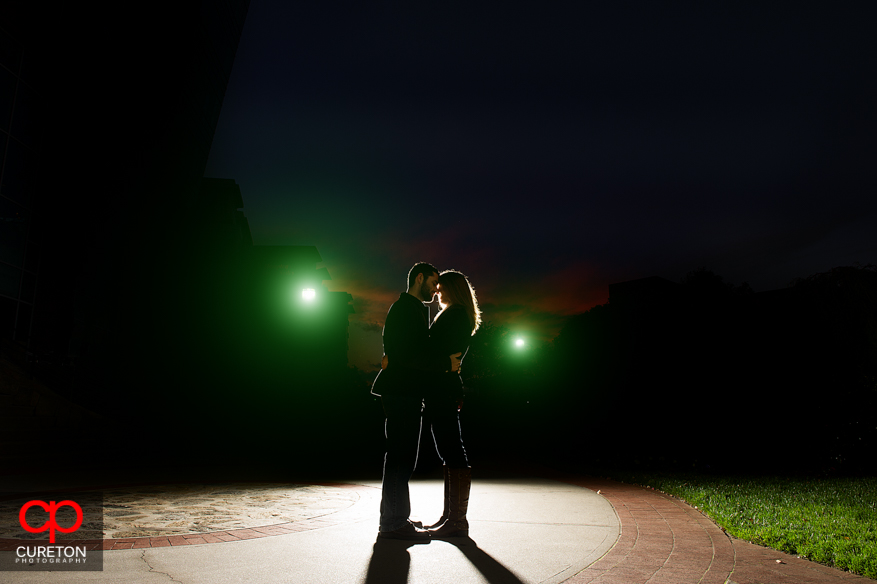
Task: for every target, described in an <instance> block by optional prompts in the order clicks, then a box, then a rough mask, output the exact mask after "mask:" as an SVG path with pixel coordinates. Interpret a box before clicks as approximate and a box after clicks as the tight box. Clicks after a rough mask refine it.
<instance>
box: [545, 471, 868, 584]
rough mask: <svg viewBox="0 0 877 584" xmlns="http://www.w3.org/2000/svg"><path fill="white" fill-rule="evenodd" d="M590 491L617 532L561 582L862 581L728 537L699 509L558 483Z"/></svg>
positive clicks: (612, 486) (597, 485)
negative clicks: (607, 506) (611, 513)
mask: <svg viewBox="0 0 877 584" xmlns="http://www.w3.org/2000/svg"><path fill="white" fill-rule="evenodd" d="M557 480H562V481H564V482H567V483H570V484H574V485H577V486H580V487H585V488H587V489H591V490H593V491H598V492H599V493H600V494H601V495H602V496H604V497H605V498H606V499H607V500H608V501H609V502H610V503H611V504H612V506H613V507H614V508H615V512H616V513H617V514H618V519H619V521H620V523H621V533H620V535H619V537H618V541H616V543H615V546H614V547H613V548H612V549H611V550H610V551H609V552H608V553H607V554H606V555H605V556H603V557H602V558H600V559H599V560H597V561H596V562H594V563H593V564H591V565H590V566H588V567H587V568H585V569H584V570H582V571H581V572H579V573H578V574H576V575H575V576H573V577H572V578H569V579H568V580H566V581H565V582H566V583H567V584H646V583H648V584H687V583H692V584H693V583H698V584H837V583H841V582H857V583H861V584H864V583H871V582H877V581H875V580H871V579H869V578H864V577H862V576H857V575H855V574H851V573H849V572H843V571H841V570H837V569H835V568H830V567H828V566H823V565H821V564H817V563H815V562H810V561H808V560H804V559H801V558H797V557H795V556H791V555H789V554H785V553H782V552H778V551H776V550H772V549H770V548H766V547H761V546H757V545H753V544H751V543H749V542H746V541H743V540H740V539H736V538H733V537H730V536H728V535H727V534H726V533H725V532H724V531H723V530H722V529H721V528H720V527H718V526H717V525H716V524H715V523H713V522H712V520H711V519H709V518H708V517H707V516H706V515H704V514H703V513H701V512H700V511H699V510H697V509H695V508H693V507H691V506H690V505H688V504H686V503H685V502H683V501H681V500H680V499H676V498H675V497H672V496H669V495H665V494H663V493H660V492H658V491H655V490H652V489H646V488H643V487H639V486H635V485H627V484H624V483H618V482H615V481H610V480H606V479H587V478H558V479H557Z"/></svg>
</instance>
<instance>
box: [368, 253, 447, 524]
mask: <svg viewBox="0 0 877 584" xmlns="http://www.w3.org/2000/svg"><path fill="white" fill-rule="evenodd" d="M437 284H438V270H436V269H435V267H434V266H432V265H430V264H426V263H420V264H416V265H415V266H414V267H413V268H411V270H410V271H409V272H408V291H407V292H402V293H401V294H400V295H399V299H398V300H397V301H396V302H394V303H393V305H392V306H391V307H390V311H389V312H388V313H387V321H386V323H385V324H384V335H383V340H384V355H385V356H386V357H387V360H388V361H387V363H388V364H387V368H386V369H384V370H382V371H381V372H380V373H379V374H378V377H377V378H376V379H375V382H374V386H373V388H372V393H373V394H375V395H378V396H380V397H381V404H382V405H383V406H384V414H385V415H386V416H387V419H386V423H385V427H384V432H385V435H386V438H387V453H386V455H385V456H384V479H383V484H382V493H381V524H380V532H379V534H378V535H379V536H380V537H389V538H393V539H410V540H423V541H428V540H429V534H428V533H426V532H425V531H422V530H420V529H419V527H420V526H415V525H414V524H413V523H412V522H411V521H410V520H409V519H408V517H409V515H411V499H410V497H409V493H408V481H409V479H410V478H411V475H412V473H413V472H414V467H415V466H416V465H417V453H418V450H419V447H420V427H421V413H422V412H423V397H424V387H425V386H426V383H427V381H426V379H425V378H426V377H427V376H429V375H432V374H435V373H441V372H443V371H456V370H457V369H458V368H459V367H460V355H461V354H460V353H455V354H454V355H450V356H449V357H446V356H437V355H432V354H430V352H429V309H428V308H427V307H426V306H424V305H423V304H424V303H425V302H432V300H433V297H434V296H435V293H436V287H437Z"/></svg>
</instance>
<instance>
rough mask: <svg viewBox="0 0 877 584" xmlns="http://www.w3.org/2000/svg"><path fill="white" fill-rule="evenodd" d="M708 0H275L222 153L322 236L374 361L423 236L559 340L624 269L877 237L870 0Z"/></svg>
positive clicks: (315, 237) (681, 265)
mask: <svg viewBox="0 0 877 584" xmlns="http://www.w3.org/2000/svg"><path fill="white" fill-rule="evenodd" d="M701 4H702V3H701ZM701 4H686V5H684V6H683V5H681V4H675V3H671V4H666V5H664V4H659V3H644V2H643V3H633V4H630V3H620V2H611V3H600V4H599V5H591V4H590V3H584V2H577V3H564V4H547V3H529V5H517V4H512V3H495V4H494V3H484V2H477V3H466V4H448V3H440V4H430V5H426V4H421V3H417V4H415V3H410V5H400V6H397V7H395V8H393V9H385V8H378V7H375V6H372V5H371V4H370V3H349V4H348V5H342V4H339V3H323V2H305V3H301V2H288V1H286V0H253V2H252V3H251V5H250V11H249V14H248V16H247V22H246V26H245V28H244V33H243V36H242V38H241V42H240V46H239V48H238V52H237V58H236V61H235V65H234V70H233V72H232V76H231V81H230V83H229V86H228V91H227V93H226V97H225V102H224V105H223V110H222V115H221V118H220V121H219V125H218V127H217V130H216V135H215V139H214V143H213V149H212V151H211V156H210V161H209V163H208V167H207V171H206V176H212V177H220V178H233V179H235V180H236V181H237V182H238V184H239V185H240V186H241V191H242V193H243V199H244V212H245V214H246V215H247V217H248V219H249V223H250V228H251V230H252V233H253V239H254V241H255V243H256V244H258V245H315V246H317V248H318V250H319V252H320V254H321V255H322V257H323V260H324V263H323V264H322V265H323V266H325V267H327V268H328V270H329V272H330V274H331V275H332V278H333V280H332V281H331V282H327V284H328V286H329V289H330V290H344V291H347V292H350V293H351V294H352V295H353V298H354V307H355V309H356V314H355V315H352V316H351V327H350V361H351V364H354V365H357V366H359V367H360V368H364V369H367V368H370V367H373V366H374V365H375V364H376V363H377V362H378V361H379V359H380V355H381V347H380V331H381V327H382V325H383V320H384V317H385V315H386V312H387V309H388V308H389V306H390V304H391V303H392V302H393V301H394V300H395V299H396V298H397V297H398V294H399V292H401V291H402V290H403V289H404V288H405V276H406V273H407V271H408V269H409V268H410V267H411V265H413V264H414V263H415V262H417V261H429V262H431V263H433V264H435V265H436V266H437V267H438V268H439V269H440V270H443V269H448V268H453V269H457V270H460V271H462V272H463V273H465V274H467V275H468V276H469V278H470V280H471V282H472V284H473V285H474V286H475V288H476V291H477V292H478V295H479V301H480V302H481V305H482V308H483V310H484V318H485V320H488V321H491V322H494V323H497V324H499V323H504V324H507V325H508V326H509V327H510V328H512V329H514V330H515V331H520V332H522V333H524V334H527V335H529V336H531V337H532V338H534V339H542V340H550V339H551V338H553V336H554V335H556V333H557V332H558V330H559V328H560V326H562V324H563V322H564V319H565V318H566V317H567V316H569V315H571V314H576V313H580V312H583V311H585V310H587V309H589V308H591V307H593V306H595V305H597V304H603V303H605V302H606V301H607V300H608V296H609V291H608V285H609V284H611V283H615V282H622V281H626V280H632V279H636V278H642V277H647V276H662V277H664V278H668V279H670V280H674V281H678V280H679V279H680V278H682V277H683V276H684V275H685V274H686V273H687V272H689V271H691V270H693V269H695V268H698V267H701V266H703V267H707V268H709V269H712V270H713V271H715V272H716V273H718V274H719V275H721V276H723V277H724V278H725V280H726V281H730V282H731V283H733V284H740V283H742V282H744V281H746V282H748V283H749V284H750V285H751V287H752V288H753V289H754V290H755V291H756V292H759V291H763V290H770V289H775V288H781V287H785V286H787V285H788V284H789V283H790V281H791V280H792V279H793V278H795V277H804V276H808V275H811V274H813V273H816V272H820V271H826V270H828V269H830V268H832V267H836V266H841V265H851V264H853V263H854V262H859V263H862V264H867V263H877V235H875V234H877V197H875V196H874V192H877V189H875V185H877V176H875V175H877V172H875V168H877V165H875V161H877V152H875V150H877V149H875V142H874V140H875V136H877V115H875V108H877V92H875V85H877V84H875V79H877V76H875V72H877V71H875V60H877V59H875V56H877V47H875V42H874V37H875V35H874V34H873V22H874V20H873V18H871V16H872V15H871V14H870V13H869V12H866V9H867V6H868V3H864V2H862V3H858V4H849V5H844V6H837V5H835V3H832V4H831V5H829V4H828V3H821V4H820V5H814V6H812V7H809V8H803V7H801V6H795V5H790V6H791V7H792V8H793V10H786V9H783V8H781V7H779V6H765V5H764V3H754V4H747V5H742V4H740V3H721V4H718V3H716V4H714V3H707V4H708V5H701ZM783 4H785V3H783Z"/></svg>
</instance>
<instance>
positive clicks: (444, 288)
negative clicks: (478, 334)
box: [438, 270, 481, 335]
mask: <svg viewBox="0 0 877 584" xmlns="http://www.w3.org/2000/svg"><path fill="white" fill-rule="evenodd" d="M438 293H439V304H440V305H441V307H442V310H444V309H445V308H447V307H448V306H451V305H454V304H459V305H460V306H462V307H463V308H464V309H466V315H467V316H468V317H469V324H470V325H472V334H473V335H474V334H475V331H477V330H478V327H479V326H481V310H479V308H478V299H477V298H475V289H474V288H472V284H470V283H469V280H468V279H467V278H466V276H464V275H463V274H461V273H460V272H458V271H456V270H445V271H444V272H442V273H441V274H439V290H438Z"/></svg>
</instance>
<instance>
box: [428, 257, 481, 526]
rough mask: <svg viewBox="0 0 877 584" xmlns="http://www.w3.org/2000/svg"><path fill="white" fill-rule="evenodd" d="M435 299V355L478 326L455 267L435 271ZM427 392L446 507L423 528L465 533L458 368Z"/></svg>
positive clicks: (452, 348) (466, 478)
mask: <svg viewBox="0 0 877 584" xmlns="http://www.w3.org/2000/svg"><path fill="white" fill-rule="evenodd" d="M438 294H439V304H440V305H441V307H442V310H441V312H439V313H438V314H437V315H436V317H435V320H434V321H433V323H432V326H431V327H430V329H429V340H430V345H431V350H432V351H434V352H436V354H441V355H450V354H452V353H457V352H460V353H463V355H462V357H460V361H461V362H462V360H463V358H464V357H465V356H466V352H467V351H468V350H469V341H470V339H471V338H472V335H474V334H475V331H477V330H478V327H479V326H480V325H481V311H480V310H479V309H478V300H477V299H476V298H475V290H474V289H473V288H472V285H471V284H469V280H468V279H467V278H466V276H464V275H463V274H461V273H460V272H457V271H454V270H446V271H444V272H442V273H441V274H440V275H439V283H438ZM433 381H434V383H431V384H430V391H429V392H428V393H427V394H426V399H425V403H426V408H425V412H426V413H427V415H428V416H429V420H430V422H431V424H432V436H433V440H435V448H436V451H437V452H438V455H439V458H441V459H442V463H443V464H444V475H445V506H444V511H443V513H442V516H441V518H440V519H439V520H438V521H437V522H436V523H434V524H433V525H429V526H427V527H426V529H428V530H429V531H430V534H431V535H432V536H433V537H438V538H441V537H455V536H466V535H468V534H469V521H468V520H467V519H466V512H467V510H468V508H469V488H470V486H471V484H472V471H471V469H470V467H469V460H468V459H467V457H466V448H465V447H464V446H463V437H462V435H461V433H460V408H461V407H462V403H463V380H462V379H461V377H460V374H459V372H456V373H455V372H448V373H440V374H438V377H437V378H436V379H434V380H433Z"/></svg>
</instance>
